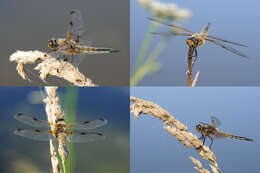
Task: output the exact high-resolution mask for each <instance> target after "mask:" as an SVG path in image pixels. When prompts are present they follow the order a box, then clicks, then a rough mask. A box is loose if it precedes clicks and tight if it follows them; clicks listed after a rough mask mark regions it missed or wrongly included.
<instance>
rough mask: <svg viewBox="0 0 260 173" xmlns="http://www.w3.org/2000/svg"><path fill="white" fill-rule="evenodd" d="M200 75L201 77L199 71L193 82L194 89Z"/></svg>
mask: <svg viewBox="0 0 260 173" xmlns="http://www.w3.org/2000/svg"><path fill="white" fill-rule="evenodd" d="M199 75H200V71H197V73H196V74H195V77H194V80H193V82H192V87H195V86H196V84H197V81H198V79H199Z"/></svg>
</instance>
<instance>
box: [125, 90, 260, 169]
mask: <svg viewBox="0 0 260 173" xmlns="http://www.w3.org/2000/svg"><path fill="white" fill-rule="evenodd" d="M131 95H132V96H135V97H139V98H142V99H145V100H148V101H152V102H154V103H156V104H158V105H159V106H161V107H162V108H164V109H166V110H167V111H169V112H170V113H171V114H172V115H173V116H174V117H175V118H176V119H178V120H179V121H181V122H182V123H184V124H185V125H187V127H188V129H189V130H190V131H191V132H192V133H193V134H196V135H197V136H199V134H198V133H197V132H196V130H195V125H196V124H197V123H198V122H200V121H201V122H206V123H209V122H210V116H212V115H214V116H216V117H217V118H218V119H219V120H220V121H221V122H222V125H221V126H220V127H219V129H221V130H224V131H226V132H229V133H231V134H234V135H240V136H245V137H249V138H252V139H254V141H253V142H248V141H240V140H234V139H216V140H214V143H213V146H212V150H213V152H214V153H215V154H216V157H217V161H218V164H219V167H220V168H221V170H222V171H223V172H229V173H233V172H237V173H245V172H250V173H257V172H259V160H260V151H259V136H260V135H259V131H260V126H259V122H260V118H259V115H260V109H259V103H260V88H257V87H248V88H247V87H236V88H234V87H233V88H230V87H199V88H184V87H182V88H181V87H146V88H144V87H135V88H132V89H131ZM130 122H131V126H130V141H131V144H130V147H131V154H130V155H131V172H132V173H143V172H150V173H157V172H176V173H179V172H196V171H195V170H194V169H193V166H194V165H193V163H192V162H191V161H190V160H189V158H188V157H189V156H193V157H195V158H200V157H199V156H198V155H197V153H196V152H194V149H188V148H187V147H184V146H183V144H181V143H180V142H178V141H177V139H176V138H175V137H173V136H171V135H170V134H169V133H168V132H167V131H165V130H164V129H163V123H162V122H161V121H160V120H158V119H156V118H155V117H153V116H151V115H143V114H142V115H141V116H140V118H139V119H137V120H134V118H133V114H132V113H131V117H130ZM209 142H210V141H209V140H208V139H207V141H206V144H209ZM199 160H202V159H199ZM202 163H203V166H204V167H205V168H208V169H210V168H209V167H208V162H207V161H203V162H202Z"/></svg>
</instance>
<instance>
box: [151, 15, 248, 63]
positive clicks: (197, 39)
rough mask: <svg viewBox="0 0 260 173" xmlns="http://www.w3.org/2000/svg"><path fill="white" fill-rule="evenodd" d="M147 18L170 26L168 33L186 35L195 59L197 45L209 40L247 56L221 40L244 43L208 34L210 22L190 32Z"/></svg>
mask: <svg viewBox="0 0 260 173" xmlns="http://www.w3.org/2000/svg"><path fill="white" fill-rule="evenodd" d="M148 19H149V20H152V21H155V22H158V23H160V24H163V25H167V26H170V27H171V28H172V29H173V31H172V32H171V33H170V34H172V35H175V36H179V35H180V36H188V37H189V38H187V41H186V43H187V45H188V46H190V47H192V48H194V53H195V55H194V56H193V57H195V60H196V58H197V48H198V47H199V46H202V45H203V44H205V42H206V41H209V42H211V43H214V44H216V45H218V46H220V47H222V48H224V49H226V50H228V51H230V52H232V53H234V54H236V55H239V56H242V57H245V58H247V56H246V55H245V54H243V53H242V52H240V51H238V50H236V49H234V48H232V47H230V46H228V45H224V44H222V43H221V42H225V43H230V44H233V45H236V46H243V47H248V46H246V45H243V44H240V43H236V42H233V41H228V40H224V39H221V38H218V37H215V36H210V35H208V33H209V28H210V23H208V24H207V25H206V26H205V27H204V28H203V29H202V31H201V32H200V33H194V32H192V31H191V30H189V29H186V28H183V27H180V26H176V25H173V24H169V23H166V22H164V21H162V20H159V19H153V18H148ZM179 30H180V31H185V32H187V33H180V32H176V31H179ZM153 34H167V33H159V32H153Z"/></svg>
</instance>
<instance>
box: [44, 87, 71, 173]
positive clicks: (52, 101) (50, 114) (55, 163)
mask: <svg viewBox="0 0 260 173" xmlns="http://www.w3.org/2000/svg"><path fill="white" fill-rule="evenodd" d="M57 88H58V87H45V90H46V93H47V97H46V98H45V99H44V100H43V102H44V103H45V104H46V106H45V111H46V114H47V118H48V122H49V123H52V124H54V123H55V122H56V120H57V119H62V118H64V113H63V111H62V110H61V106H60V105H59V98H58V97H57V95H56V89H57ZM58 140H59V139H58ZM54 142H55V141H53V140H52V139H50V153H51V162H52V168H53V172H54V173H60V166H59V160H58V158H57V153H56V151H55V147H54ZM66 147H67V146H64V145H62V142H60V141H59V148H58V151H59V155H60V156H61V159H62V162H63V169H64V172H65V161H66V159H67V157H68V150H67V149H66Z"/></svg>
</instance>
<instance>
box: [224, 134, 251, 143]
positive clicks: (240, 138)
mask: <svg viewBox="0 0 260 173" xmlns="http://www.w3.org/2000/svg"><path fill="white" fill-rule="evenodd" d="M226 136H227V137H229V138H232V139H238V140H244V141H253V139H250V138H246V137H242V136H235V135H231V134H226Z"/></svg>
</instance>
